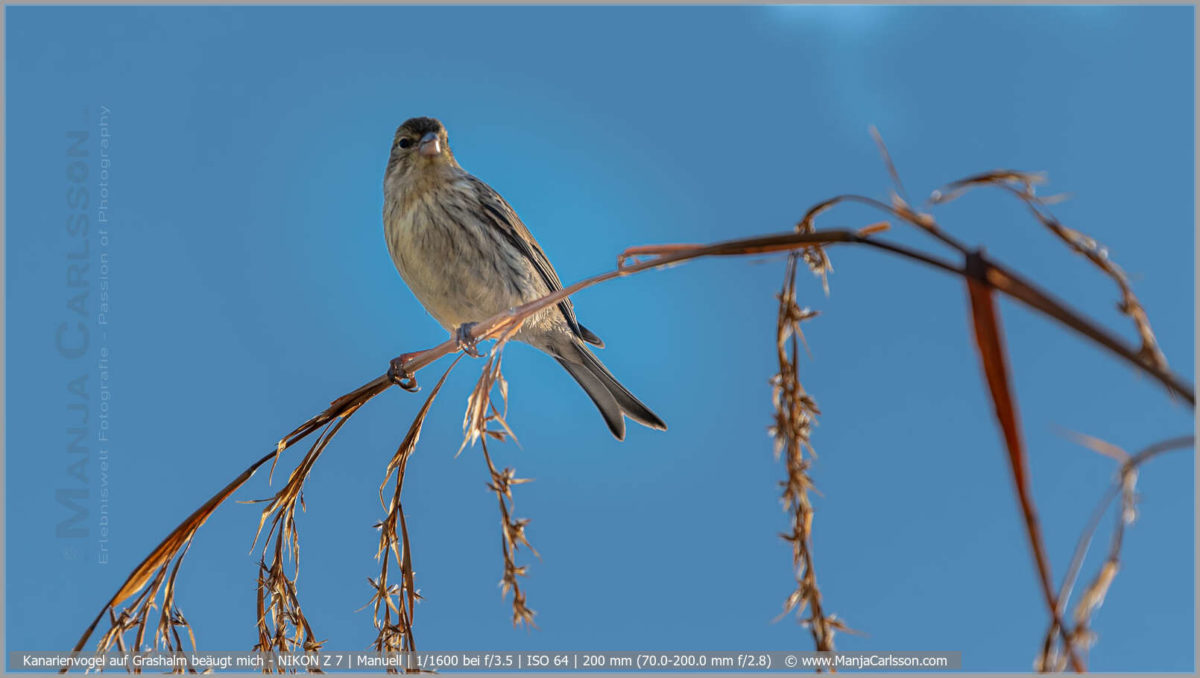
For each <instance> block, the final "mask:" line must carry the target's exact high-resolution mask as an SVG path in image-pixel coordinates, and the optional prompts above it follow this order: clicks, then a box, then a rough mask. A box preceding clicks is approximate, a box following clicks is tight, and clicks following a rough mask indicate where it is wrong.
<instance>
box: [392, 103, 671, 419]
mask: <svg viewBox="0 0 1200 678" xmlns="http://www.w3.org/2000/svg"><path fill="white" fill-rule="evenodd" d="M383 194H384V204H383V226H384V237H385V238H386V240H387V246H388V252H389V254H390V255H391V258H392V263H394V264H395V266H396V270H397V271H399V272H400V277H401V278H403V279H404V282H405V283H406V284H407V285H408V288H409V289H410V290H411V291H412V293H413V295H414V296H416V298H417V300H418V301H420V302H421V305H422V306H424V307H425V310H426V311H428V312H429V314H430V315H432V316H433V318H434V319H435V320H437V322H438V323H439V324H440V325H441V326H442V327H443V328H444V329H446V330H447V331H449V332H450V334H451V336H452V337H454V338H456V339H457V341H458V342H459V347H460V348H462V349H464V350H465V351H466V352H468V353H472V354H474V353H475V351H474V345H473V342H472V340H471V334H470V330H471V327H472V326H474V325H475V324H476V323H478V322H479V321H481V320H485V319H487V318H490V317H491V316H493V315H496V314H497V313H501V312H504V311H506V310H508V309H511V308H514V307H516V306H520V305H522V304H525V303H528V302H530V301H534V300H536V299H538V298H540V297H544V296H546V295H547V294H550V293H552V292H555V291H558V290H560V289H562V282H561V281H560V280H559V277H558V274H557V273H556V272H555V270H554V266H553V265H551V263H550V259H549V258H548V257H547V256H546V253H545V251H543V250H542V248H541V246H540V245H538V243H537V240H535V239H534V237H533V234H532V233H530V231H529V229H528V228H527V227H526V226H525V224H524V223H523V222H522V221H521V219H520V217H518V216H517V213H516V211H515V210H513V208H512V206H511V205H509V203H508V201H506V200H505V199H504V198H503V197H501V196H500V194H499V193H497V192H496V191H495V190H494V189H493V188H492V187H491V186H489V185H487V184H486V183H484V182H483V181H481V180H480V179H478V178H476V177H475V176H474V175H472V174H470V173H469V172H467V171H466V170H464V169H463V168H462V166H460V165H459V164H458V161H457V160H456V159H455V157H454V153H453V152H452V151H451V150H450V143H449V136H448V134H447V132H446V128H445V126H443V125H442V123H441V122H440V121H438V120H437V119H435V118H429V117H416V118H411V119H409V120H406V121H405V122H404V123H403V124H401V125H400V127H398V128H397V129H396V133H395V136H394V137H393V139H392V150H391V153H390V154H389V156H388V162H387V169H386V171H385V172H384V180H383ZM513 338H514V339H515V340H516V341H520V342H522V343H525V344H528V345H530V346H533V347H534V348H536V349H538V350H540V351H542V352H544V353H547V354H549V355H550V356H552V357H553V358H554V359H555V360H557V361H558V362H559V364H560V365H562V366H563V368H565V369H566V371H567V373H568V374H570V375H571V377H573V378H574V379H575V381H577V382H578V383H579V385H580V386H581V387H582V388H583V390H584V392H585V393H587V395H588V397H589V398H591V400H592V402H593V403H595V405H596V408H597V409H598V410H599V411H600V414H601V415H602V416H603V417H604V421H605V423H606V424H607V425H608V428H609V430H610V431H611V432H612V434H613V436H614V437H616V439H617V440H624V438H625V417H629V418H630V419H632V420H633V421H636V422H638V423H639V424H642V425H644V426H648V427H650V428H652V429H658V430H666V428H667V425H666V424H665V423H664V422H663V420H662V419H661V418H659V416H658V415H656V414H655V413H654V412H652V411H651V410H650V408H649V407H647V406H646V405H645V404H644V403H642V401H640V400H638V399H637V398H636V397H635V396H634V395H633V394H632V393H630V392H629V389H627V388H625V387H624V386H622V385H621V382H619V381H617V379H616V377H614V376H613V374H612V372H609V370H608V368H606V367H605V366H604V364H603V363H601V362H600V359H599V358H597V357H596V355H595V354H594V353H592V351H591V350H590V349H589V348H588V344H591V345H593V346H596V347H597V348H603V347H604V342H603V341H602V340H601V339H600V337H598V336H596V334H595V333H594V332H592V331H591V330H589V329H588V328H587V327H584V326H583V324H581V323H580V322H579V320H578V319H577V318H576V317H575V308H574V305H573V304H572V303H571V300H570V299H569V298H568V299H563V300H562V301H560V302H559V303H558V304H556V305H553V306H549V307H547V308H544V309H542V310H541V311H539V312H537V313H535V314H533V315H532V316H530V317H529V318H528V319H526V320H525V322H524V324H523V325H522V326H521V329H520V330H519V331H518V332H517V333H516V334H515V335H514V336H513Z"/></svg>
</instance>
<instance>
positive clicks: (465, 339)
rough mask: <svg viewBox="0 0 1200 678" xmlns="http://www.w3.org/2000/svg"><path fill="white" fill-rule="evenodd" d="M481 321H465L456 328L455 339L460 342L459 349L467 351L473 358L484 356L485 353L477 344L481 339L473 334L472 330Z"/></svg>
mask: <svg viewBox="0 0 1200 678" xmlns="http://www.w3.org/2000/svg"><path fill="white" fill-rule="evenodd" d="M478 324H479V323H463V324H461V325H459V326H458V327H456V328H454V341H456V342H458V350H460V351H462V352H463V353H466V354H467V355H469V356H471V357H472V358H482V357H483V354H482V353H480V352H479V349H477V348H475V345H476V344H478V343H479V340H478V339H476V338H475V337H472V336H471V330H472V329H473V328H474V327H475V326H476V325H478Z"/></svg>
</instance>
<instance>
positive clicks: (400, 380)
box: [387, 353, 421, 393]
mask: <svg viewBox="0 0 1200 678" xmlns="http://www.w3.org/2000/svg"><path fill="white" fill-rule="evenodd" d="M415 355H416V354H415V353H405V354H404V355H402V356H400V357H398V358H393V359H392V362H391V364H390V365H388V371H387V376H388V378H389V379H391V380H392V383H393V384H395V385H397V386H399V387H400V388H402V389H404V390H405V391H408V392H409V393H416V392H417V391H420V390H421V387H420V386H418V385H417V377H416V375H414V374H412V373H410V372H409V371H408V370H407V369H405V367H404V365H405V363H407V362H408V361H409V360H411V359H412V358H413V357H414V356H415Z"/></svg>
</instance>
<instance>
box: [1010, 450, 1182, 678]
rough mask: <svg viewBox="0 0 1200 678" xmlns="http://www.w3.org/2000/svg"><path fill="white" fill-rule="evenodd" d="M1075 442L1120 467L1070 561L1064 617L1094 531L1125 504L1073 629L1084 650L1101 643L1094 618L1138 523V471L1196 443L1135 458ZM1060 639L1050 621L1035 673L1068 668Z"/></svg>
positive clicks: (1061, 599)
mask: <svg viewBox="0 0 1200 678" xmlns="http://www.w3.org/2000/svg"><path fill="white" fill-rule="evenodd" d="M1073 437H1074V438H1075V439H1076V440H1077V441H1078V442H1079V443H1080V444H1082V445H1084V446H1085V447H1088V448H1090V449H1092V450H1094V451H1096V452H1099V453H1100V454H1103V455H1105V456H1108V457H1111V458H1112V459H1114V460H1115V461H1116V462H1117V463H1118V467H1117V474H1116V477H1115V478H1114V479H1113V483H1112V485H1110V486H1109V488H1108V490H1107V491H1106V492H1105V493H1104V496H1103V497H1101V499H1100V501H1099V503H1097V504H1096V508H1095V509H1094V510H1093V511H1092V516H1091V518H1090V519H1089V520H1088V523H1087V526H1086V527H1084V529H1083V532H1082V533H1081V534H1080V535H1079V541H1078V542H1077V543H1076V545H1075V553H1074V554H1073V555H1072V556H1071V564H1070V565H1069V566H1068V568H1067V574H1066V576H1065V577H1063V583H1062V586H1061V587H1060V588H1059V590H1058V600H1057V605H1058V609H1059V613H1060V614H1062V613H1064V612H1065V610H1066V608H1067V606H1068V605H1069V604H1070V600H1071V593H1072V590H1073V589H1074V587H1075V582H1076V580H1077V578H1078V576H1079V572H1080V570H1081V569H1082V568H1083V560H1084V558H1085V557H1086V556H1087V553H1088V549H1089V548H1090V547H1091V544H1092V540H1093V539H1094V538H1095V535H1096V531H1097V530H1098V529H1099V528H1100V522H1101V521H1102V520H1103V519H1104V516H1105V514H1107V513H1108V510H1109V508H1110V507H1111V506H1112V503H1113V501H1114V500H1116V498H1117V497H1118V496H1120V498H1121V504H1120V506H1119V507H1118V510H1117V512H1116V520H1115V521H1114V522H1115V524H1114V525H1113V531H1112V536H1111V538H1110V539H1109V546H1108V554H1107V556H1106V557H1105V559H1104V562H1103V563H1101V565H1100V567H1099V568H1098V569H1097V571H1096V574H1095V576H1094V577H1093V578H1092V581H1091V583H1089V584H1088V585H1087V587H1086V588H1084V590H1083V593H1082V594H1081V595H1080V597H1079V602H1078V603H1076V605H1075V610H1074V612H1073V614H1072V620H1073V621H1074V623H1075V628H1074V629H1073V630H1072V631H1071V639H1070V640H1071V642H1072V643H1073V644H1074V645H1075V646H1076V647H1079V648H1082V649H1083V650H1086V649H1087V648H1089V647H1091V646H1092V645H1093V644H1095V642H1096V638H1097V636H1096V634H1095V632H1094V631H1092V630H1091V628H1090V624H1091V620H1092V616H1093V615H1094V614H1095V613H1096V610H1098V609H1099V608H1100V605H1101V604H1103V603H1104V597H1105V596H1106V595H1107V594H1108V590H1109V588H1110V587H1111V586H1112V583H1113V580H1114V579H1115V578H1116V576H1117V571H1118V570H1119V569H1120V564H1121V545H1122V543H1123V541H1124V537H1125V529H1126V528H1127V527H1128V526H1130V525H1132V524H1133V522H1134V520H1136V519H1137V506H1136V505H1137V498H1138V497H1137V492H1136V489H1137V477H1138V468H1139V467H1140V466H1141V465H1142V464H1144V463H1146V462H1147V461H1149V460H1151V459H1153V458H1154V457H1157V456H1158V455H1160V454H1163V453H1166V452H1172V451H1177V450H1185V449H1193V448H1194V447H1195V445H1196V439H1195V438H1194V437H1193V436H1181V437H1178V438H1171V439H1169V440H1163V441H1161V442H1158V443H1155V444H1153V445H1151V446H1149V447H1147V448H1145V449H1143V450H1142V451H1140V452H1138V453H1137V454H1132V455H1131V454H1129V453H1128V452H1126V451H1125V450H1123V449H1121V448H1119V447H1117V446H1116V445H1113V444H1111V443H1108V442H1105V441H1103V440H1100V439H1098V438H1093V437H1091V436H1085V435H1082V434H1073ZM1059 635H1060V634H1059V628H1058V627H1057V626H1056V625H1055V622H1053V621H1051V623H1050V627H1049V628H1048V629H1047V630H1046V637H1045V640H1044V641H1043V643H1042V651H1041V653H1040V654H1039V655H1038V658H1037V660H1036V661H1035V662H1034V668H1035V669H1036V670H1037V671H1040V672H1047V671H1050V672H1060V671H1064V670H1065V669H1066V668H1067V667H1066V657H1064V655H1063V650H1064V645H1063V644H1062V643H1057V642H1056V639H1057V638H1058V637H1059Z"/></svg>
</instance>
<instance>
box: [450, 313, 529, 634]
mask: <svg viewBox="0 0 1200 678" xmlns="http://www.w3.org/2000/svg"><path fill="white" fill-rule="evenodd" d="M518 329H520V326H519V325H515V326H512V327H510V328H509V329H508V331H507V333H506V334H504V335H503V336H501V337H500V339H499V340H498V341H497V342H496V343H495V345H493V346H492V349H491V351H490V352H489V353H488V357H487V361H486V362H485V363H484V365H483V371H482V372H481V373H480V375H479V381H477V382H476V383H475V388H474V389H473V390H472V391H471V395H470V397H468V398H467V412H466V416H465V417H464V418H463V442H462V445H461V446H460V447H459V452H462V450H463V449H464V448H466V447H467V445H473V444H474V443H475V442H476V441H478V442H479V446H480V449H481V450H482V451H483V460H484V461H485V462H486V463H487V467H488V475H489V481H488V489H490V490H491V491H492V492H494V493H495V494H496V500H497V502H498V503H499V506H500V529H501V536H502V539H501V541H500V550H501V554H502V555H503V557H504V574H503V576H502V577H501V578H500V592H501V595H504V596H507V595H508V593H509V592H510V591H511V592H512V594H513V597H512V611H513V617H512V619H513V626H519V625H521V624H528V625H529V626H532V627H534V628H536V627H537V624H535V623H534V621H533V617H534V615H535V614H536V613H535V612H534V611H533V610H531V609H529V607H528V606H527V605H526V599H525V592H524V591H522V590H521V582H520V577H524V576H526V574H527V572H528V566H525V565H521V566H518V565H517V549H518V548H519V547H520V546H522V545H524V546H525V548H527V549H529V550H530V551H531V552H532V553H533V555H534V556H537V555H538V552H537V551H536V550H535V549H534V548H533V546H532V545H530V543H529V539H528V538H527V537H526V536H525V527H526V526H527V525H528V524H529V520H528V519H527V518H513V515H512V512H513V495H512V487H513V485H520V484H522V483H527V482H529V479H528V478H517V477H516V471H515V470H514V469H513V468H511V467H508V468H505V469H504V470H503V471H500V470H497V469H496V465H495V464H494V463H492V456H491V454H490V453H489V451H488V440H498V441H501V442H503V441H505V440H508V439H510V438H511V439H513V440H514V441H515V440H516V437H515V436H514V435H513V432H512V429H510V428H509V426H508V423H507V422H506V421H505V417H506V416H507V414H508V382H507V381H506V380H505V379H504V375H503V374H502V373H501V371H500V361H501V357H502V355H503V351H504V346H505V345H506V344H507V343H508V341H509V339H511V338H512V336H513V335H514V334H515V333H516V331H517V330H518ZM493 393H495V394H497V395H499V397H500V406H499V407H497V405H496V399H495V396H493ZM493 423H494V424H495V426H493V425H492V424H493Z"/></svg>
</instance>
